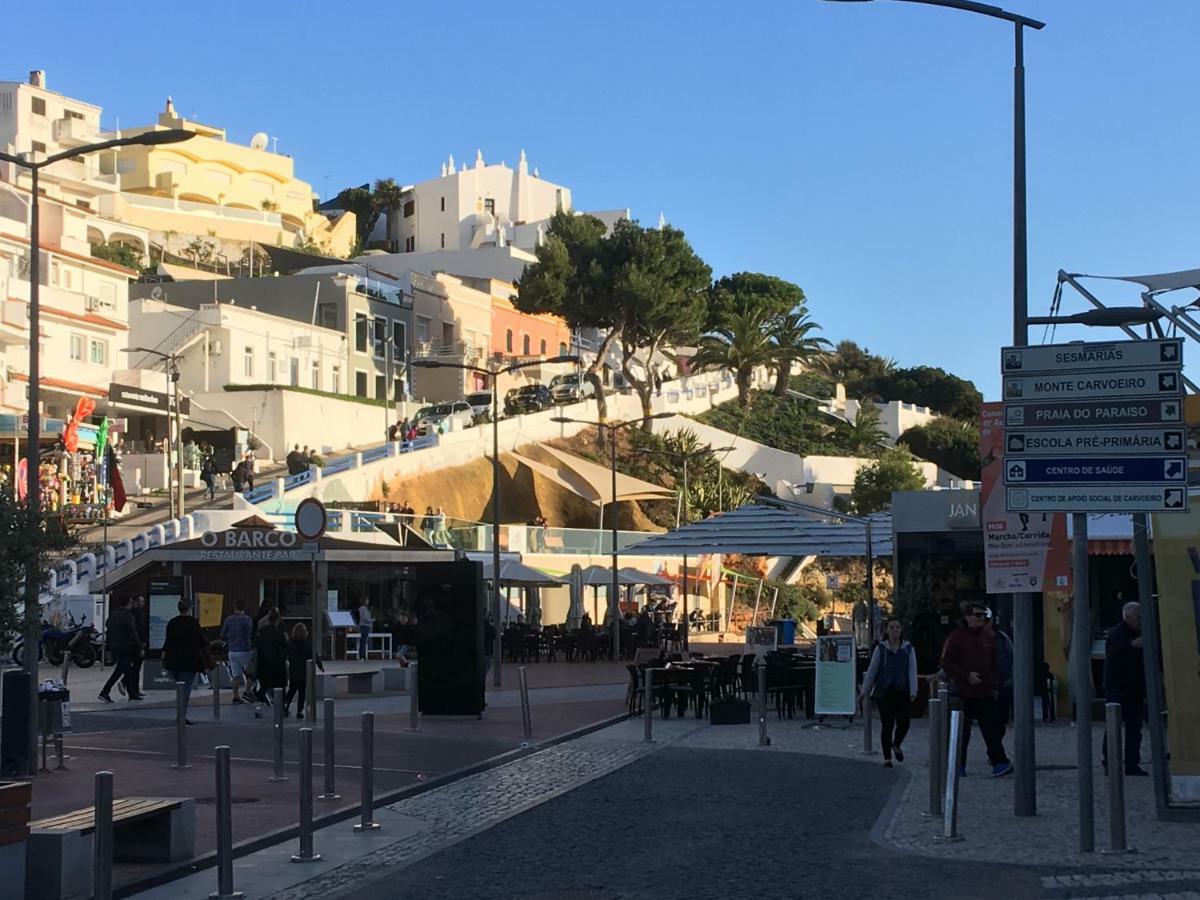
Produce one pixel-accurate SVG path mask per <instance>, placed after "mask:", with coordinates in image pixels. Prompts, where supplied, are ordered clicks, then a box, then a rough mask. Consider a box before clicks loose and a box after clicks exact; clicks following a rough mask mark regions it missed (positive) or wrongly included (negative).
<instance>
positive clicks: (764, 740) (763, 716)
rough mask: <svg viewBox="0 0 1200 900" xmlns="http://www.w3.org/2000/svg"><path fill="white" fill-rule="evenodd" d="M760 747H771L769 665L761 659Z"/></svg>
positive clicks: (759, 681) (759, 694)
mask: <svg viewBox="0 0 1200 900" xmlns="http://www.w3.org/2000/svg"><path fill="white" fill-rule="evenodd" d="M759 583H760V584H761V583H762V582H759ZM758 746H760V747H769V746H771V739H770V738H769V737H767V664H766V662H764V661H763V660H761V659H760V660H759V661H758Z"/></svg>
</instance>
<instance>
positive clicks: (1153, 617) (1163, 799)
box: [1125, 513, 1170, 821]
mask: <svg viewBox="0 0 1200 900" xmlns="http://www.w3.org/2000/svg"><path fill="white" fill-rule="evenodd" d="M1133 553H1134V559H1135V560H1136V562H1137V573H1138V602H1139V603H1140V604H1141V606H1142V661H1143V663H1144V666H1145V672H1146V712H1147V715H1148V718H1149V720H1150V762H1151V766H1150V780H1151V781H1152V782H1154V805H1155V807H1156V809H1157V811H1158V818H1159V820H1160V821H1161V820H1163V819H1165V818H1166V813H1167V806H1168V803H1169V797H1170V792H1169V790H1168V773H1167V740H1166V735H1165V734H1163V701H1162V698H1163V681H1162V679H1163V676H1162V635H1161V634H1160V632H1159V629H1158V594H1156V593H1155V591H1154V569H1153V567H1152V566H1151V564H1150V532H1149V530H1148V527H1147V521H1146V514H1145V513H1134V514H1133ZM1125 762H1127V763H1128V764H1130V765H1137V764H1138V762H1139V761H1138V760H1136V759H1127V760H1125Z"/></svg>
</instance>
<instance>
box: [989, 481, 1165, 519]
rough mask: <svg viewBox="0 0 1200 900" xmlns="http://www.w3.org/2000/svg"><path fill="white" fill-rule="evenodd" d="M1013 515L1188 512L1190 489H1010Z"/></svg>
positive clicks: (1082, 486) (1134, 486) (1101, 487)
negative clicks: (1022, 513) (1024, 513)
mask: <svg viewBox="0 0 1200 900" xmlns="http://www.w3.org/2000/svg"><path fill="white" fill-rule="evenodd" d="M1006 491H1007V493H1008V503H1007V505H1008V509H1009V511H1010V512H1031V513H1045V512H1059V511H1061V510H1064V509H1069V510H1071V511H1072V512H1114V511H1119V512H1126V513H1131V512H1185V511H1186V510H1187V488H1186V487H1183V486H1180V487H1154V486H1150V485H1132V486H1129V485H1127V486H1124V487H1111V486H1104V485H1063V486H1057V485H1056V486H1045V487H1011V486H1010V487H1008V488H1006Z"/></svg>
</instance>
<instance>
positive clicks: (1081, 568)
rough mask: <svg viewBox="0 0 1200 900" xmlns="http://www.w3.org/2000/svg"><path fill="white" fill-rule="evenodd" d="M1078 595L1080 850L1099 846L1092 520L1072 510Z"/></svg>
mask: <svg viewBox="0 0 1200 900" xmlns="http://www.w3.org/2000/svg"><path fill="white" fill-rule="evenodd" d="M1071 524H1072V531H1073V532H1074V540H1073V546H1072V554H1073V566H1072V569H1073V572H1072V576H1073V577H1074V579H1075V598H1074V603H1073V605H1072V609H1071V689H1072V693H1073V694H1074V695H1075V753H1076V762H1077V765H1078V767H1079V768H1078V779H1079V781H1078V786H1077V789H1078V794H1079V798H1078V799H1079V852H1080V853H1091V852H1092V851H1094V850H1095V849H1096V833H1095V822H1094V816H1095V810H1094V808H1093V797H1092V791H1093V789H1094V788H1093V784H1092V628H1091V587H1090V584H1089V578H1088V521H1087V515H1086V514H1085V513H1072V514H1071Z"/></svg>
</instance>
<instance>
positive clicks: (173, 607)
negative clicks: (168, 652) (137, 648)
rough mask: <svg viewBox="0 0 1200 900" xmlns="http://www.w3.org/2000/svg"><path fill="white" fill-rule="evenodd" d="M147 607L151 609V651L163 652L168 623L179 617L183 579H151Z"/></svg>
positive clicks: (149, 631)
mask: <svg viewBox="0 0 1200 900" xmlns="http://www.w3.org/2000/svg"><path fill="white" fill-rule="evenodd" d="M149 588H150V589H149V591H148V592H147V597H146V605H147V607H149V614H150V623H149V630H148V633H149V635H150V640H149V649H151V650H161V649H162V647H163V644H164V643H165V641H166V638H167V623H168V622H169V621H171V620H172V619H173V618H175V617H176V616H177V615H179V601H180V600H182V599H183V578H182V577H178V576H175V577H170V578H151V579H150V585H149Z"/></svg>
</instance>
